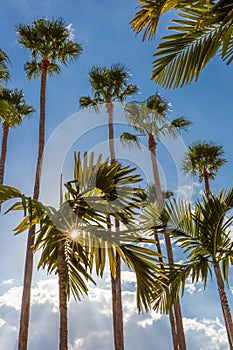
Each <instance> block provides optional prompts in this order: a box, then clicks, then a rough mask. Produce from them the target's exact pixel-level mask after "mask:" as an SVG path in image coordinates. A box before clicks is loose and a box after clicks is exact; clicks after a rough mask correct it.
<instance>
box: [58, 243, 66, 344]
mask: <svg viewBox="0 0 233 350" xmlns="http://www.w3.org/2000/svg"><path fill="white" fill-rule="evenodd" d="M64 253H65V252H64V242H63V241H60V242H59V248H58V282H59V309H60V342H59V350H68V321H67V294H66V276H65V272H66V263H65V260H64Z"/></svg>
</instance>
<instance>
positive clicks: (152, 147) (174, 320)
mask: <svg viewBox="0 0 233 350" xmlns="http://www.w3.org/2000/svg"><path fill="white" fill-rule="evenodd" d="M148 148H149V151H150V156H151V163H152V168H153V175H154V181H155V191H156V197H157V201H158V204H159V208H160V210H162V208H163V206H164V199H163V193H162V189H161V184H160V177H159V170H158V164H157V157H156V142H155V139H154V136H153V135H152V134H149V135H148ZM165 243H166V248H167V256H168V262H169V264H174V258H173V251H172V246H171V240H170V237H169V235H168V234H165ZM160 251H161V249H160ZM174 314H175V315H174ZM174 314H173V310H172V308H171V309H170V310H169V321H170V326H171V332H172V341H173V347H174V349H179V350H186V342H185V336H184V327H183V322H182V314H181V308H180V301H179V298H178V299H177V302H176V304H175V305H174Z"/></svg>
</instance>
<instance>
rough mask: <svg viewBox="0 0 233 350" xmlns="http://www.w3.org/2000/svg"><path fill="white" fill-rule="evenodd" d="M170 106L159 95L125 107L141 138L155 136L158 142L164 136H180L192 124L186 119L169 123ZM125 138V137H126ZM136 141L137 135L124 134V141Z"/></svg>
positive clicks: (127, 115)
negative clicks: (181, 130)
mask: <svg viewBox="0 0 233 350" xmlns="http://www.w3.org/2000/svg"><path fill="white" fill-rule="evenodd" d="M169 111H170V109H169V104H168V103H167V102H166V101H165V100H164V99H163V98H162V97H161V96H160V95H159V94H158V93H156V94H155V95H152V96H150V97H148V98H147V99H146V100H145V101H144V102H139V103H138V102H129V103H127V104H126V106H125V113H126V117H127V119H128V121H129V123H130V125H131V126H132V127H133V128H134V129H135V131H137V132H138V133H139V136H143V135H148V136H150V135H151V136H153V137H155V138H156V139H157V140H159V139H160V137H161V136H162V135H167V134H170V135H171V136H173V137H175V136H178V131H179V130H180V129H186V128H187V127H188V126H190V125H191V122H189V121H188V120H186V119H185V118H184V117H180V118H176V119H174V120H173V121H171V122H169V116H168V113H169ZM124 136H125V137H124ZM127 136H128V139H129V141H134V140H135V141H136V140H137V139H136V137H135V135H131V134H130V133H124V134H123V137H122V141H123V142H124V141H126V142H127Z"/></svg>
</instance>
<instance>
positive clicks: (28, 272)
mask: <svg viewBox="0 0 233 350" xmlns="http://www.w3.org/2000/svg"><path fill="white" fill-rule="evenodd" d="M48 66H49V63H48V61H42V73H41V88H40V124H39V144H38V156H37V166H36V176H35V183H34V192H33V199H35V200H38V198H39V192H40V175H41V166H42V161H43V152H44V137H45V98H46V79H47V69H48ZM34 241H35V226H33V227H32V228H31V229H30V230H29V232H28V241H27V250H26V258H25V268H24V283H23V296H22V305H21V314H20V328H19V342H18V350H26V349H27V345H28V328H29V318H30V301H31V283H32V271H33V251H32V246H33V244H34Z"/></svg>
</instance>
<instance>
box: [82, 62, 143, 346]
mask: <svg viewBox="0 0 233 350" xmlns="http://www.w3.org/2000/svg"><path fill="white" fill-rule="evenodd" d="M129 78H130V73H129V71H128V70H127V69H126V67H125V66H123V65H121V64H114V65H112V66H111V67H110V68H106V67H93V68H92V69H91V71H90V73H89V82H90V85H91V87H92V90H93V98H91V97H90V96H84V97H81V98H80V100H79V103H80V106H81V107H97V106H98V104H105V107H106V110H107V113H108V137H109V151H110V159H111V162H113V161H114V160H115V158H116V155H115V148H114V127H113V110H114V104H113V103H114V102H115V101H120V102H123V101H125V100H126V99H127V97H128V96H133V95H135V94H136V93H137V92H138V87H137V86H136V85H132V84H129V85H127V84H128V80H129ZM115 226H116V230H118V231H119V221H118V219H116V220H115ZM110 228H111V224H110V218H109V229H110ZM116 258H117V274H116V276H115V277H114V276H113V275H112V276H111V281H112V307H113V329H114V345H115V349H116V350H123V349H124V331H123V313H122V300H121V277H120V256H119V255H118V254H117V255H116Z"/></svg>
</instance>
